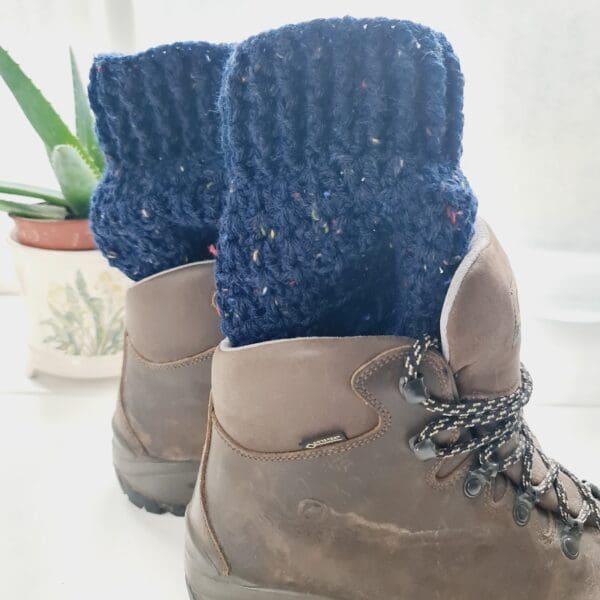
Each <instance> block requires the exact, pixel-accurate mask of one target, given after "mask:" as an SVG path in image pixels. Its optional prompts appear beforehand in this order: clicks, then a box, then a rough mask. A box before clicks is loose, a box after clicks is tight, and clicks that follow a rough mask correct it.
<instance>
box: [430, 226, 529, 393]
mask: <svg viewBox="0 0 600 600" xmlns="http://www.w3.org/2000/svg"><path fill="white" fill-rule="evenodd" d="M520 323H521V322H520V316H519V302H518V299H517V288H516V285H515V279H514V276H513V273H512V270H511V267H510V263H509V261H508V258H507V256H506V254H505V253H504V250H502V247H501V246H500V243H499V242H498V240H497V239H496V236H495V235H494V234H493V232H492V230H491V229H490V227H489V226H488V225H487V223H485V222H484V221H483V220H482V219H479V220H478V221H477V223H476V228H475V236H474V238H473V241H472V243H471V248H470V250H469V252H468V253H467V255H466V256H465V258H464V259H463V261H462V263H461V264H460V265H459V267H458V269H457V270H456V273H455V274H454V277H453V279H452V282H451V283H450V287H449V288H448V293H447V295H446V300H445V301H444V306H443V309H442V317H441V323H440V330H441V337H442V349H443V352H444V356H445V358H446V360H447V361H448V363H449V364H450V366H451V368H452V371H453V372H454V374H455V379H456V386H457V389H458V392H459V394H460V396H461V398H464V399H478V398H491V397H497V396H504V395H507V394H510V393H512V392H513V391H515V389H516V388H517V387H518V386H519V384H520V381H521V373H520V359H519V351H520V346H521V324H520Z"/></svg>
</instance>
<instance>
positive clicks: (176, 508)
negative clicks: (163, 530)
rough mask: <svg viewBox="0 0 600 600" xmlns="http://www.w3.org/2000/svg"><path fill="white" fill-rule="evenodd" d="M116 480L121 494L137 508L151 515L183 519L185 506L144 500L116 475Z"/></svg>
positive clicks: (150, 499) (143, 497) (144, 497)
mask: <svg viewBox="0 0 600 600" xmlns="http://www.w3.org/2000/svg"><path fill="white" fill-rule="evenodd" d="M117 479H118V480H119V485H120V486H121V489H122V490H123V493H124V494H125V495H126V496H127V497H128V498H129V501H130V502H131V503H132V504H133V505H135V506H137V507H138V508H142V509H145V510H146V511H147V512H149V513H152V514H153V515H164V514H165V513H170V514H172V515H175V516H176V517H183V516H184V515H185V509H186V508H187V507H186V505H185V504H166V503H164V502H158V501H157V500H153V499H152V498H146V496H143V495H142V494H140V493H138V492H136V491H135V490H134V489H133V488H132V487H131V486H130V485H129V483H127V481H126V480H125V479H123V478H122V477H121V476H120V475H119V474H118V473H117Z"/></svg>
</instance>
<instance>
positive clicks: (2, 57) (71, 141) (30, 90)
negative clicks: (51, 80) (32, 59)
mask: <svg viewBox="0 0 600 600" xmlns="http://www.w3.org/2000/svg"><path fill="white" fill-rule="evenodd" d="M0 77H2V79H4V81H5V83H6V85H7V86H8V88H9V89H10V91H11V92H12V94H13V96H14V97H15V99H16V100H17V102H18V103H19V106H20V107H21V110H22V111H23V113H24V114H25V116H26V117H27V119H28V120H29V122H30V123H31V125H32V126H33V128H34V129H35V130H36V131H37V133H38V135H39V136H40V138H41V139H42V141H43V142H44V144H45V145H46V148H47V149H48V151H49V152H51V151H52V150H53V149H54V148H55V147H56V146H59V145H63V144H67V145H70V146H73V147H74V148H77V150H78V151H79V154H80V155H81V156H82V157H83V158H84V160H85V161H86V162H87V163H88V165H89V167H90V169H93V170H97V167H96V165H95V164H94V161H93V160H92V159H91V158H90V157H89V156H88V155H87V152H86V150H85V149H84V148H83V146H82V145H81V143H80V142H79V140H78V139H77V138H76V137H75V136H74V135H73V134H72V133H71V131H70V130H69V128H68V127H67V126H66V125H65V123H64V121H63V120H62V119H61V118H60V116H59V114H58V113H57V112H56V111H55V110H54V108H53V107H52V105H51V104H50V103H49V102H48V100H46V98H44V96H43V94H42V92H40V90H39V89H38V88H37V87H36V86H35V85H34V84H33V82H32V81H31V79H29V77H27V75H25V73H23V71H22V69H21V67H20V66H19V65H18V64H17V63H16V62H15V61H14V60H13V59H12V58H11V56H10V55H9V54H8V52H7V51H6V50H5V49H4V48H2V47H1V46H0ZM97 174H98V175H99V171H98V173H97Z"/></svg>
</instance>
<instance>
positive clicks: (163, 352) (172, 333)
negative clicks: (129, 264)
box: [125, 261, 223, 363]
mask: <svg viewBox="0 0 600 600" xmlns="http://www.w3.org/2000/svg"><path fill="white" fill-rule="evenodd" d="M213 271H214V261H206V262H200V263H193V264H189V265H185V266H183V267H178V268H176V269H170V270H169V271H163V272H161V273H159V274H158V275H154V276H152V277H148V278H147V279H144V280H142V281H140V282H138V283H136V284H135V285H134V286H133V287H131V288H130V289H129V290H128V292H127V300H126V303H125V309H126V316H125V320H126V326H127V333H128V335H129V337H130V339H131V341H132V343H133V345H134V346H135V348H136V349H137V351H138V352H139V353H140V354H141V355H142V356H143V357H144V358H146V359H148V360H150V361H153V362H158V363H161V362H172V361H176V360H180V359H182V358H188V357H190V356H195V355H196V354H200V353H201V352H204V351H205V350H208V349H209V348H214V347H215V346H216V345H217V344H218V343H219V342H220V341H221V339H222V338H223V336H222V335H221V332H220V329H219V318H218V315H217V313H216V309H215V308H214V306H213V305H212V299H213V294H214V291H215V284H214V274H213Z"/></svg>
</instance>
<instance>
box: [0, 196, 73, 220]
mask: <svg viewBox="0 0 600 600" xmlns="http://www.w3.org/2000/svg"><path fill="white" fill-rule="evenodd" d="M0 210H2V211H5V212H7V213H8V214H9V215H11V216H13V217H28V218H30V219H64V218H65V217H66V216H67V211H66V210H65V209H64V208H62V207H61V206H52V205H50V204H24V203H22V202H10V201H9V200H2V199H0Z"/></svg>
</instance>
